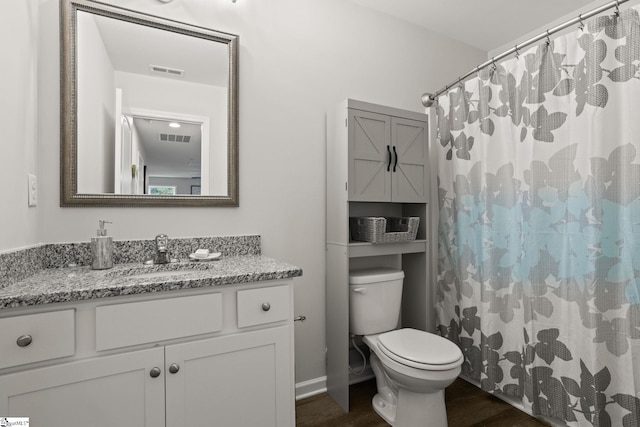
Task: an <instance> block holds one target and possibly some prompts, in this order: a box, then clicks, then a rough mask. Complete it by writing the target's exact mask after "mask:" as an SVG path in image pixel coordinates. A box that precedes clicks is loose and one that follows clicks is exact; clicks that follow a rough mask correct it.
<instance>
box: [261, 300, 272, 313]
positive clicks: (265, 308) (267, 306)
mask: <svg viewBox="0 0 640 427" xmlns="http://www.w3.org/2000/svg"><path fill="white" fill-rule="evenodd" d="M269 310H271V304H269V303H268V302H263V303H262V311H269Z"/></svg>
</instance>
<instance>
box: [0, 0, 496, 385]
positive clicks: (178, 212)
mask: <svg viewBox="0 0 640 427" xmlns="http://www.w3.org/2000/svg"><path fill="white" fill-rule="evenodd" d="M38 1H40V17H41V22H40V33H41V34H40V41H41V44H40V53H39V58H38V59H39V71H40V80H39V131H40V138H39V143H40V144H39V149H38V158H39V161H40V165H39V174H40V188H41V191H40V207H39V208H40V209H42V213H43V215H42V216H41V222H40V227H41V229H40V231H41V232H40V233H39V239H40V240H42V241H45V242H51V243H55V242H69V241H88V240H89V238H90V237H91V236H92V235H93V233H94V231H95V228H96V225H97V220H98V219H107V220H110V221H113V225H111V226H110V228H109V230H110V232H111V233H112V235H113V236H114V238H115V239H140V238H144V239H147V238H152V237H153V236H155V235H156V234H158V233H161V232H163V233H166V234H168V235H169V237H170V238H175V237H189V236H202V235H228V234H252V233H256V234H260V235H262V243H263V254H264V255H266V256H270V257H274V258H278V259H281V260H284V261H288V262H290V263H292V264H295V265H298V266H300V267H301V268H302V269H303V270H304V276H303V277H301V278H297V279H296V280H295V312H296V314H304V315H306V316H307V321H306V322H304V323H296V348H295V351H296V382H302V381H306V380H310V379H314V378H318V377H322V376H323V375H324V374H325V353H324V349H325V312H324V310H325V308H324V301H325V292H324V290H325V273H324V268H325V214H324V212H325V117H326V112H327V110H329V109H331V108H334V106H335V105H336V104H337V103H339V102H340V101H342V100H344V99H345V98H347V97H351V98H355V99H360V100H363V101H368V102H374V103H380V104H387V105H391V106H394V107H398V108H405V109H411V110H416V111H423V108H422V105H421V103H420V95H421V94H422V93H423V92H425V91H430V90H434V89H435V88H438V87H441V86H443V85H444V84H446V83H447V82H449V81H450V80H452V78H453V77H454V76H457V75H460V74H461V73H462V72H464V71H465V70H467V69H469V68H471V67H473V66H474V65H475V64H477V63H479V62H482V61H483V60H484V58H485V57H486V52H482V51H479V50H476V49H473V48H470V47H468V46H466V45H463V44H461V43H459V42H455V41H452V40H450V39H447V38H443V37H440V36H437V35H435V34H433V33H430V32H427V31H425V30H421V29H419V28H417V27H413V26H411V25H409V24H405V23H403V22H401V21H398V20H395V19H392V18H388V17H385V16H384V15H382V14H379V13H377V12H373V11H369V10H366V9H364V8H361V7H359V6H357V5H354V4H352V3H351V2H348V1H344V0H269V1H263V0H238V1H237V3H232V2H231V1H230V0H216V1H212V0H175V1H173V2H171V3H167V4H163V3H160V2H156V1H150V0H117V1H116V0H113V1H112V3H114V4H118V5H121V6H124V7H127V8H130V9H137V10H141V11H144V12H147V13H151V14H155V15H163V16H169V17H171V18H172V19H177V20H180V21H186V22H190V23H193V24H197V25H202V26H205V27H210V28H215V29H217V30H220V31H225V32H230V33H235V34H239V35H240V39H239V46H240V102H239V105H240V118H239V119H240V151H239V158H240V179H239V182H240V207H238V208H126V209H120V208H60V207H59V203H60V202H59V198H60V194H59V179H60V175H59V167H60V165H59V136H58V135H59V101H60V100H59V56H58V55H59V47H58V0H38ZM13 3H22V2H13ZM14 39H15V38H12V39H7V38H3V39H1V40H0V43H2V44H3V49H4V45H5V44H8V45H11V43H13V42H14ZM6 40H12V41H11V43H10V42H8V41H6ZM16 55H18V56H19V51H18V50H16ZM12 114H13V113H12ZM5 159H6V158H5V157H4V156H3V157H2V158H0V162H2V165H1V166H2V167H0V170H2V169H3V168H4V167H5V164H7V163H10V161H8V160H5ZM24 169H26V167H23V168H20V170H19V172H20V174H21V175H24ZM9 202H10V203H12V204H13V203H16V204H22V201H21V200H20V198H19V197H18V195H15V196H12V197H11V198H10V199H9ZM11 210H12V211H13V210H16V211H17V212H15V213H13V215H14V216H15V217H18V216H19V215H20V214H22V213H23V211H22V210H21V209H18V208H17V207H16V208H14V207H12V208H11ZM3 217H4V215H3ZM17 244H21V241H17Z"/></svg>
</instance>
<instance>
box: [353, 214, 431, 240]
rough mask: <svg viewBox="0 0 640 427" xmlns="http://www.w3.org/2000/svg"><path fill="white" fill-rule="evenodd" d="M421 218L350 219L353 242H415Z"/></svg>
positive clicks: (373, 217) (371, 217) (374, 217)
mask: <svg viewBox="0 0 640 427" xmlns="http://www.w3.org/2000/svg"><path fill="white" fill-rule="evenodd" d="M419 224H420V217H417V216H409V217H380V216H363V217H352V218H349V229H350V231H351V240H356V241H359V242H371V243H394V242H406V241H409V240H415V239H416V234H417V233H418V225H419Z"/></svg>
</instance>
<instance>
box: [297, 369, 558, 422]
mask: <svg viewBox="0 0 640 427" xmlns="http://www.w3.org/2000/svg"><path fill="white" fill-rule="evenodd" d="M349 392H350V402H351V411H350V412H349V413H345V412H344V411H343V410H342V408H340V406H338V404H337V403H335V402H334V401H333V399H332V398H331V397H330V396H329V395H328V394H327V393H322V394H319V395H317V396H312V397H309V398H307V399H303V400H300V401H298V402H296V426H297V427H320V426H327V427H378V426H379V427H385V426H388V424H387V423H386V422H384V421H383V420H382V418H380V417H379V416H378V414H376V413H375V412H374V410H373V408H372V407H371V398H372V397H373V396H374V395H375V393H376V383H375V381H374V380H369V381H365V382H362V383H359V384H354V385H352V386H351V388H350V391H349ZM445 400H446V405H447V418H448V421H449V427H541V426H547V425H548V424H545V423H542V422H540V421H538V420H536V419H535V418H533V417H530V416H529V415H527V414H525V413H524V412H522V411H520V410H518V409H516V408H514V407H512V406H511V405H508V404H507V403H505V402H503V401H502V400H500V399H498V398H496V397H494V396H491V395H490V394H488V393H485V392H484V391H482V390H480V389H479V388H477V387H476V386H474V385H472V384H469V383H468V382H466V381H464V380H461V379H457V380H456V381H455V382H454V383H453V384H452V385H451V386H449V387H448V388H447V389H446V390H445Z"/></svg>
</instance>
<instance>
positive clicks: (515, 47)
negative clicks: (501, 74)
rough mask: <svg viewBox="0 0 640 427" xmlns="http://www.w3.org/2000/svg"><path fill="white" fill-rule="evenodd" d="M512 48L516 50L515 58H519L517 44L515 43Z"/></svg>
mask: <svg viewBox="0 0 640 427" xmlns="http://www.w3.org/2000/svg"><path fill="white" fill-rule="evenodd" d="M513 49H515V51H516V59H520V51H519V50H518V45H515V46H514V47H513Z"/></svg>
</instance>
